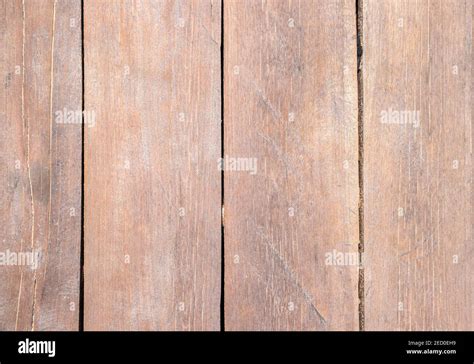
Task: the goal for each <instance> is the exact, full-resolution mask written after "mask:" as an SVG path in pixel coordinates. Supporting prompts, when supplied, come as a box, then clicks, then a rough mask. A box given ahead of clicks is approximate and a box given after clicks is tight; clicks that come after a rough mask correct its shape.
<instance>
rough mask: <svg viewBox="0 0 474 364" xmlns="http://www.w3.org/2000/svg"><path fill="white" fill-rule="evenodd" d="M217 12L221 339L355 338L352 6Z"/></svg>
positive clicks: (256, 6) (252, 4)
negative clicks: (321, 334) (266, 335)
mask: <svg viewBox="0 0 474 364" xmlns="http://www.w3.org/2000/svg"><path fill="white" fill-rule="evenodd" d="M224 7H225V9H224V13H225V21H224V25H225V26H224V28H225V29H224V33H225V36H224V39H225V47H224V49H225V55H224V64H225V68H224V72H225V77H224V79H225V91H224V97H225V100H224V105H225V118H224V127H225V136H224V138H225V145H224V153H225V161H224V162H225V163H224V169H225V171H224V176H225V327H226V330H357V329H358V325H359V322H358V266H357V258H358V241H359V234H358V188H359V187H358V137H357V110H358V107H357V53H356V52H357V50H356V48H357V45H356V12H355V10H356V7H355V2H354V1H332V0H331V1H314V0H296V1H283V0H281V1H280V0H268V1H253V0H252V1H251V0H245V1H244V0H239V1H237V0H234V1H232V0H231V1H225V2H224ZM239 158H240V159H239ZM341 257H345V258H346V262H344V261H340V259H339V258H341ZM338 259H339V260H338ZM349 260H352V262H350V261H349ZM339 263H340V264H339ZM344 263H346V264H344ZM347 263H349V264H347Z"/></svg>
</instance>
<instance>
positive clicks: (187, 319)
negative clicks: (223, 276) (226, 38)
mask: <svg viewBox="0 0 474 364" xmlns="http://www.w3.org/2000/svg"><path fill="white" fill-rule="evenodd" d="M84 6H85V9H84V14H85V15H84V19H85V43H84V46H85V105H86V106H85V108H86V110H89V111H92V110H94V111H95V112H96V116H97V123H96V125H95V127H91V128H87V130H86V134H85V226H84V229H85V242H84V244H85V267H84V269H85V282H84V285H85V307H84V309H85V311H84V314H85V317H84V327H85V329H86V330H218V329H219V325H220V323H219V320H220V314H219V312H220V309H219V305H220V244H221V241H220V240H221V236H220V232H221V220H220V219H221V180H220V172H219V170H218V168H217V159H218V158H219V156H220V134H221V131H220V14H221V10H220V1H216V0H210V1H204V0H196V1H171V0H167V1H105V0H101V1H85V4H84Z"/></svg>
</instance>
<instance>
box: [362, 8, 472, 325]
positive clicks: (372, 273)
mask: <svg viewBox="0 0 474 364" xmlns="http://www.w3.org/2000/svg"><path fill="white" fill-rule="evenodd" d="M472 15H473V2H472V1H471V0H465V1H463V0H443V1H441V0H438V1H408V0H405V1H402V0H393V1H375V0H370V1H364V11H363V24H364V25H363V39H364V43H363V50H364V54H363V75H364V80H363V89H364V190H365V193H364V211H365V218H364V226H365V229H364V240H365V262H364V265H365V284H364V286H365V328H366V330H473V329H474V320H473V312H474V261H473V256H474V254H473V252H474V250H473V248H474V246H473V239H474V236H473V225H474V220H473V208H474V205H473V203H474V200H473V198H474V195H473V186H472V177H473V166H472V162H473V160H472V140H473V129H472V111H473V109H472V108H473V104H472V61H473V53H472ZM390 110H391V112H390V113H391V115H392V117H391V119H385V120H384V119H382V118H383V117H384V115H385V116H387V115H386V114H385V113H386V112H389V111H390ZM407 111H408V112H419V119H418V121H416V119H403V120H404V121H408V122H407V123H403V124H400V123H396V120H397V116H396V114H394V113H396V112H398V113H402V112H405V114H404V117H409V115H410V114H407V113H406V112H407ZM400 115H401V114H400ZM387 120H388V121H389V122H386V123H383V121H387ZM410 120H411V122H410ZM413 121H414V122H413ZM418 122H419V125H418Z"/></svg>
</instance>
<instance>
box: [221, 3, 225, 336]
mask: <svg viewBox="0 0 474 364" xmlns="http://www.w3.org/2000/svg"><path fill="white" fill-rule="evenodd" d="M220 52H221V54H220V57H221V63H220V66H221V158H224V0H222V2H221V49H220ZM221 161H222V159H221ZM223 209H224V168H221V303H220V331H225V316H224V315H225V312H224V311H225V310H224V307H225V306H224V305H225V302H224V299H225V298H224V285H225V271H224V269H225V261H224V259H225V258H224V256H225V254H224V229H225V228H224V214H223V212H224V213H225V210H224V211H223Z"/></svg>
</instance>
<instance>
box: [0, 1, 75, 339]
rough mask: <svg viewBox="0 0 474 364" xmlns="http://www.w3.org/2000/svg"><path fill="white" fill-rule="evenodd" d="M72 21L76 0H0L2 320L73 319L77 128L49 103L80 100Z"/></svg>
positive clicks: (35, 324)
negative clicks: (64, 121)
mask: <svg viewBox="0 0 474 364" xmlns="http://www.w3.org/2000/svg"><path fill="white" fill-rule="evenodd" d="M80 24H81V8H80V3H79V2H72V1H66V0H58V1H46V0H42V1H23V2H22V1H13V0H3V1H0V34H1V38H2V39H1V41H0V54H1V57H2V58H1V65H0V67H1V71H0V74H1V76H2V85H1V87H0V90H1V91H0V98H1V102H0V123H1V125H2V126H1V129H0V145H1V150H0V219H1V223H0V251H1V254H2V264H1V265H0V276H1V279H0V292H1V294H0V330H77V329H78V325H79V274H80V267H79V265H80V264H79V263H80V239H81V235H80V234H81V159H82V155H81V153H82V152H81V143H82V137H81V135H82V130H81V129H82V128H81V125H80V124H79V125H74V124H71V125H66V124H60V123H56V120H57V119H56V116H57V114H56V112H58V111H59V112H63V111H64V109H67V110H70V111H76V110H78V111H80V110H81V100H82V94H81V84H82V83H81V82H82V81H81V79H82V78H81V27H80ZM58 120H59V119H58ZM9 253H10V254H9ZM27 253H28V254H30V257H29V259H30V260H28V261H27V260H22V262H21V263H22V264H18V265H14V264H13V263H14V262H15V261H14V260H13V259H14V258H12V257H13V255H11V254H14V255H16V257H17V258H18V259H19V260H18V261H17V263H20V259H22V257H23V258H25V259H26V257H27ZM6 256H10V258H7V257H6ZM12 264H13V265H12Z"/></svg>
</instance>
